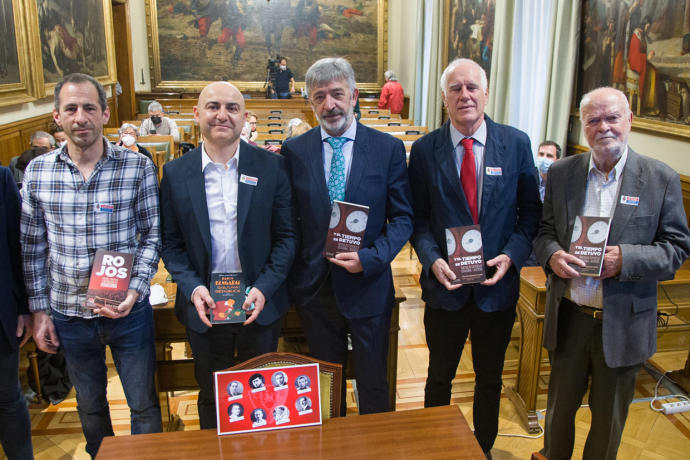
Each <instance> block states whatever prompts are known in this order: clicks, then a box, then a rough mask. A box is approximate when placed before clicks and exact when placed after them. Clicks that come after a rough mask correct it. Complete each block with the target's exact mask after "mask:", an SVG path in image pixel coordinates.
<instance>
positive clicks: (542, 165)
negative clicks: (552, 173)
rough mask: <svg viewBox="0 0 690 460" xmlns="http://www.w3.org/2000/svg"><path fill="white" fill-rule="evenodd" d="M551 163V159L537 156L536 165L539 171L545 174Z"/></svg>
mask: <svg viewBox="0 0 690 460" xmlns="http://www.w3.org/2000/svg"><path fill="white" fill-rule="evenodd" d="M552 164H553V160H551V159H549V158H546V157H537V162H536V166H537V169H538V170H539V172H540V173H542V174H546V173H547V172H548V171H549V168H550V167H551V165H552Z"/></svg>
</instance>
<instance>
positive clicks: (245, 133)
mask: <svg viewBox="0 0 690 460" xmlns="http://www.w3.org/2000/svg"><path fill="white" fill-rule="evenodd" d="M251 137H252V127H251V125H250V124H249V122H248V121H247V122H245V123H244V128H242V133H241V134H240V139H242V140H243V141H244V142H246V143H248V144H251V145H256V142H254V141H253V140H251Z"/></svg>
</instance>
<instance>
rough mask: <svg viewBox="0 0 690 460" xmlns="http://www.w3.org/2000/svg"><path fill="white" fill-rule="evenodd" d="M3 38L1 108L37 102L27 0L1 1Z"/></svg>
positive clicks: (0, 14)
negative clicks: (27, 16)
mask: <svg viewBox="0 0 690 460" xmlns="http://www.w3.org/2000/svg"><path fill="white" fill-rule="evenodd" d="M0 29H2V30H0V39H1V40H2V41H3V42H4V43H5V44H6V45H7V47H6V48H1V49H2V51H1V54H2V55H0V107H4V106H7V105H14V104H22V103H24V102H30V101H34V100H36V98H37V92H36V86H37V85H36V81H35V80H34V74H33V73H32V72H31V71H30V69H31V63H32V62H33V61H32V59H31V53H32V51H31V50H30V47H29V44H28V35H27V22H26V0H3V1H2V4H0Z"/></svg>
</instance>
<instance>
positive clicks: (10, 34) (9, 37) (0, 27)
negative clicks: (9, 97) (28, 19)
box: [0, 0, 21, 85]
mask: <svg viewBox="0 0 690 460" xmlns="http://www.w3.org/2000/svg"><path fill="white" fill-rule="evenodd" d="M12 3H13V2H12V1H11V0H2V2H0V85H7V84H12V83H19V82H20V81H21V79H20V75H19V53H18V52H17V33H16V31H15V29H14V5H13V4H12Z"/></svg>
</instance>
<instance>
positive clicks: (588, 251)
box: [568, 216, 611, 276]
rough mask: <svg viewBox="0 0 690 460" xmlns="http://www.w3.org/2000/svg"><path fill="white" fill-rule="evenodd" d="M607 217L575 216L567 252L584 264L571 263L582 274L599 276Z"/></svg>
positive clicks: (606, 236) (607, 237)
mask: <svg viewBox="0 0 690 460" xmlns="http://www.w3.org/2000/svg"><path fill="white" fill-rule="evenodd" d="M610 222H611V219H610V218H609V217H595V216H576V217H575V224H574V225H573V234H572V236H571V238H570V248H569V249H568V252H569V253H570V254H572V255H574V256H575V257H577V258H578V259H580V260H581V261H583V262H584V263H585V264H586V266H584V267H580V266H579V265H574V264H571V267H573V268H574V269H575V270H577V271H578V272H580V274H581V275H584V276H599V275H600V274H601V266H602V264H603V263H604V252H605V250H606V242H607V241H608V239H609V223H610Z"/></svg>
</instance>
